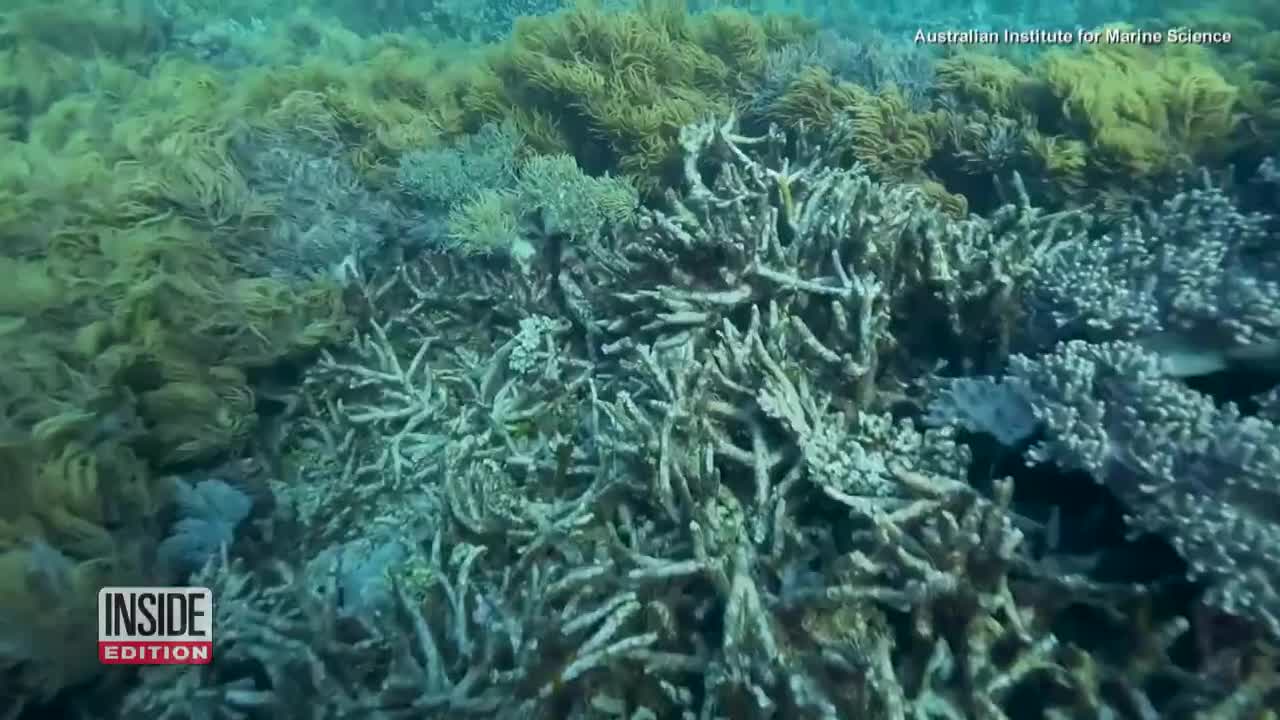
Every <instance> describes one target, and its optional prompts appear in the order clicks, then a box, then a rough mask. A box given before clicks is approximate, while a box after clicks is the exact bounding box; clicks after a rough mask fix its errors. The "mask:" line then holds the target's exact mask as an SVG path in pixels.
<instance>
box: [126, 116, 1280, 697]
mask: <svg viewBox="0 0 1280 720" xmlns="http://www.w3.org/2000/svg"><path fill="white" fill-rule="evenodd" d="M681 148H682V155H683V158H684V163H683V167H684V168H685V171H686V173H685V175H684V179H683V182H682V183H681V184H680V190H679V191H678V192H672V193H671V194H669V196H668V202H667V204H666V205H665V209H663V210H645V211H642V213H641V216H640V217H639V218H638V219H637V220H636V221H635V223H634V224H633V225H632V226H630V227H628V226H625V225H624V226H620V227H616V228H613V229H612V230H611V231H606V232H597V233H592V234H590V235H585V236H582V237H579V238H577V242H575V243H573V244H571V245H564V246H560V247H559V248H558V250H559V253H560V256H559V257H558V258H554V257H549V256H547V255H545V254H544V255H543V256H540V257H539V258H538V259H537V260H536V261H535V263H534V264H533V265H532V266H531V267H529V268H528V269H527V271H526V272H519V273H513V272H511V271H510V269H509V268H504V267H503V266H502V265H501V264H496V265H495V264H493V263H490V262H486V263H475V262H473V261H466V260H464V259H457V258H450V257H437V258H430V259H424V260H422V261H420V262H417V263H415V264H413V265H412V266H402V267H401V268H399V269H398V270H397V271H396V272H395V273H394V274H392V275H390V276H388V277H385V279H373V278H369V279H362V280H361V281H360V283H359V285H360V287H361V288H362V291H361V293H360V295H361V297H362V298H363V302H366V303H367V304H368V306H369V308H368V313H369V314H370V320H369V325H368V330H367V331H366V332H362V333H361V334H360V335H358V336H357V341H356V342H355V343H354V344H352V345H351V346H350V347H349V348H348V349H345V350H343V351H341V352H334V353H331V354H326V355H325V356H324V357H323V358H322V360H321V361H320V363H319V364H318V365H317V366H316V367H315V368H314V370H313V371H311V372H310V373H309V377H308V381H307V384H306V389H305V390H304V393H303V396H302V399H301V402H300V403H299V404H298V408H299V410H298V412H299V413H300V414H301V416H300V418H299V420H300V422H299V424H298V425H297V428H298V430H297V433H296V435H294V436H293V437H292V438H291V439H289V440H287V441H286V442H287V444H288V445H289V447H291V448H292V449H290V450H289V451H288V452H287V456H288V457H290V458H291V460H290V464H291V466H292V467H293V471H292V472H291V477H290V478H289V480H288V481H287V482H284V483H280V484H278V485H277V487H276V489H277V497H278V499H279V500H280V502H282V504H283V505H284V506H285V507H288V508H292V512H293V513H295V516H296V517H297V518H299V520H298V522H297V529H298V531H297V534H296V535H291V536H290V537H292V538H293V541H292V542H291V543H289V547H290V548H291V550H290V551H289V552H287V553H283V554H280V555H278V557H277V559H278V560H280V561H282V562H284V563H286V565H285V566H284V567H282V568H280V569H277V570H270V569H263V570H259V571H252V570H250V569H249V568H247V567H245V566H244V565H243V564H242V563H239V562H237V563H231V564H228V563H226V562H220V563H215V564H213V565H211V566H209V567H208V568H207V569H206V571H205V572H206V573H207V574H206V575H205V578H206V579H205V580H203V581H204V582H208V583H210V584H211V585H213V586H214V587H215V588H217V589H218V591H219V596H220V597H224V598H226V600H225V601H224V604H225V605H226V606H227V607H226V609H225V610H222V611H220V612H221V613H223V614H221V615H220V616H219V622H220V623H222V625H221V627H225V628H228V630H229V631H228V632H226V633H225V636H226V637H228V638H229V639H228V640H226V641H224V642H223V644H221V645H220V646H219V647H218V648H216V650H215V652H216V653H219V654H220V656H222V657H226V658H228V662H229V664H228V665H226V666H225V667H227V668H228V669H230V668H232V667H235V668H238V669H236V670H234V671H230V672H216V670H215V669H213V668H202V667H190V668H181V669H159V668H157V669H151V670H147V671H145V672H144V673H143V683H142V684H141V685H140V686H138V687H136V688H134V689H133V690H132V691H131V692H130V694H129V696H128V698H127V700H126V702H125V706H124V707H125V708H127V712H128V714H129V716H130V717H139V718H147V717H165V718H188V717H210V716H212V717H242V716H244V717H257V716H267V715H272V716H278V717H299V718H310V717H330V716H335V715H346V714H351V713H362V714H366V715H370V716H375V717H401V716H417V717H422V716H426V717H454V716H457V715H459V714H479V715H484V716H488V717H514V716H533V717H552V716H556V717H600V716H602V715H607V716H621V717H637V718H644V717H650V718H658V717H686V716H687V717H728V716H733V717H776V716H778V715H779V714H786V715H789V716H796V717H815V718H816V717H823V718H831V717H869V718H904V717H921V716H924V717H931V716H937V717H957V718H958V717H989V718H1002V717H1029V716H1049V717H1081V718H1085V717H1089V718H1093V717H1102V716H1112V717H1142V716H1143V713H1147V716H1151V714H1153V713H1154V714H1158V716H1162V717H1188V718H1190V717H1199V716H1200V715H1198V714H1197V713H1201V712H1208V713H1213V714H1214V716H1215V717H1218V716H1221V717H1249V716H1251V715H1250V713H1252V712H1255V711H1260V710H1261V709H1262V708H1264V707H1266V706H1267V705H1268V704H1269V703H1270V702H1271V699H1273V697H1274V694H1275V692H1276V685H1275V682H1274V672H1273V670H1274V659H1273V658H1269V656H1267V655H1266V654H1265V652H1263V651H1262V650H1257V651H1256V652H1255V651H1252V650H1251V652H1254V654H1251V655H1248V656H1247V659H1246V660H1241V662H1242V663H1243V664H1241V665H1239V666H1237V667H1238V670H1239V672H1240V673H1241V675H1240V676H1239V678H1243V679H1239V678H1237V679H1236V680H1232V679H1230V678H1229V677H1227V676H1226V675H1223V676H1200V675H1198V674H1197V673H1195V672H1194V671H1193V669H1192V668H1190V667H1188V666H1187V665H1186V662H1185V661H1184V660H1181V659H1179V657H1178V655H1179V654H1180V651H1179V650H1178V647H1179V646H1180V645H1181V644H1182V643H1185V642H1186V638H1187V636H1188V631H1189V629H1190V628H1191V622H1190V620H1189V618H1188V617H1187V615H1186V614H1179V611H1178V610H1176V609H1175V610H1173V611H1172V612H1171V611H1170V610H1169V609H1164V608H1161V607H1159V606H1158V605H1157V604H1156V599H1157V597H1158V589H1157V587H1156V586H1155V585H1151V586H1148V585H1144V584H1141V583H1126V582H1111V581H1107V580H1106V579H1104V578H1101V577H1097V576H1094V575H1093V574H1092V573H1089V572H1085V573H1078V574H1065V575H1064V574H1059V573H1055V572H1053V570H1052V566H1051V564H1050V558H1048V557H1045V556H1042V555H1041V554H1040V553H1038V552H1036V551H1034V550H1033V546H1036V545H1039V544H1040V543H1042V542H1044V541H1045V538H1047V537H1048V532H1047V531H1046V530H1045V529H1044V528H1043V527H1041V526H1039V525H1036V524H1035V523H1029V522H1028V521H1027V519H1026V518H1025V517H1024V516H1023V515H1021V514H1020V512H1019V510H1018V509H1017V507H1016V505H1015V493H1016V491H1017V487H1016V484H1015V481H1014V480H1012V479H1010V478H1007V477H997V478H995V479H989V480H988V481H987V482H978V483H974V482H972V479H971V477H970V473H971V467H972V466H973V460H974V455H973V450H972V449H971V448H970V447H969V445H967V444H965V443H962V442H961V441H960V439H959V437H958V436H957V434H956V431H955V430H954V429H952V428H951V427H947V426H946V425H947V424H948V423H947V418H948V417H954V416H955V413H951V414H950V415H948V414H947V413H945V412H941V411H940V412H938V413H936V414H935V416H934V422H935V423H939V424H941V425H943V427H938V428H934V429H922V428H920V427H919V426H918V424H917V423H916V422H915V421H914V420H913V419H911V418H909V417H902V416H901V415H900V414H897V413H896V410H895V408H898V407H899V406H900V404H901V403H902V402H903V401H904V400H908V398H909V395H910V384H911V381H912V380H914V379H919V378H921V377H924V376H925V375H927V373H928V372H929V371H930V370H931V369H932V368H933V367H935V366H936V362H937V361H946V362H949V363H950V367H954V368H957V369H961V370H963V369H972V368H980V367H984V366H987V365H992V366H993V367H994V366H999V364H1000V362H1001V361H1002V360H1003V359H1004V357H1005V352H1006V349H1007V347H1008V345H1009V343H1010V339H1009V337H1008V336H1007V333H1009V332H1011V331H1013V330H1014V329H1016V328H1017V327H1019V325H1018V323H1017V322H1015V321H1016V320H1018V319H1019V318H1018V317H1017V316H1016V310H1017V308H1018V306H1019V304H1020V303H1021V302H1022V301H1023V300H1024V299H1025V298H1027V297H1029V296H1030V294H1031V293H1032V286H1031V283H1033V282H1034V280H1035V275H1034V272H1033V267H1034V266H1035V264H1036V261H1037V260H1039V259H1040V258H1041V257H1042V255H1043V252H1044V251H1045V250H1046V248H1049V247H1054V246H1060V245H1062V244H1066V243H1072V242H1083V241H1084V240H1083V238H1082V237H1080V234H1081V233H1082V232H1083V231H1084V229H1085V228H1086V227H1087V218H1085V217H1083V216H1079V215H1076V214H1065V215H1044V214H1041V213H1038V212H1036V211H1035V210H1033V209H1031V208H1030V207H1028V206H1026V205H1021V206H1019V205H1013V206H1009V207H1008V208H1007V209H1005V210H1004V211H1003V212H1001V213H999V214H997V216H996V217H995V219H992V220H981V219H977V218H972V219H968V220H956V219H954V218H951V217H949V216H948V215H947V214H946V213H944V212H943V211H941V210H940V209H938V208H937V207H936V206H935V205H933V204H932V203H930V202H929V201H928V200H927V199H926V198H925V197H924V196H923V193H922V192H921V191H920V190H918V189H915V188H911V187H905V186H890V185H881V184H879V183H876V182H874V181H872V180H870V179H869V178H868V177H867V175H866V174H865V172H864V171H862V170H846V169H839V168H832V167H829V166H825V165H824V164H823V163H822V161H821V159H820V158H821V153H817V154H809V155H806V154H805V152H804V151H803V149H802V150H801V156H800V157H796V156H793V155H790V154H789V153H788V152H787V151H786V148H787V142H786V139H785V137H784V136H783V135H782V134H781V133H776V134H773V135H768V136H762V137H752V136H747V135H742V134H740V133H739V131H738V129H737V128H736V126H735V125H734V124H733V123H732V122H728V123H725V122H709V123H703V124H697V125H692V126H689V127H686V128H685V129H684V130H683V131H682V133H681ZM806 156H807V157H809V158H810V159H809V160H805V157H806ZM708 167H715V170H714V171H713V172H711V173H710V174H707V173H706V172H705V170H706V168H708ZM700 271H701V272H700ZM993 278H1000V282H999V283H997V284H996V285H997V286H998V287H997V288H996V289H993V288H992V282H991V281H992V279H993ZM482 310H483V312H484V313H485V319H484V321H483V322H482V323H480V324H479V325H477V323H476V317H478V315H479V313H480V312H481V311H482ZM1010 313H1014V314H1013V315H1011V314H1010ZM1000 318H1003V319H1000ZM477 328H483V332H477ZM940 333H953V334H948V335H947V337H949V338H953V339H955V340H957V341H958V340H961V339H963V340H965V342H963V343H961V344H959V345H958V346H956V347H954V348H953V349H951V350H950V352H948V353H947V356H946V357H940V356H938V355H936V354H935V355H932V356H931V355H929V354H928V353H927V352H926V348H927V347H928V346H927V345H925V344H924V337H925V336H928V337H932V338H934V339H935V340H936V338H937V337H938V336H939V334H940ZM939 345H940V343H938V342H934V343H933V345H932V346H933V347H939ZM906 348H911V349H912V351H913V352H910V353H909V352H907V351H906V350H905V349H906ZM1018 362H1021V361H1019V360H1017V359H1015V360H1014V363H1015V364H1016V363H1018ZM1043 362H1045V363H1048V362H1049V361H1047V360H1046V361H1043ZM1028 367H1030V366H1028ZM1044 367H1049V365H1047V364H1046V365H1044ZM1164 382H1169V381H1164ZM967 397H970V398H973V397H975V396H974V394H973V393H970V394H969V395H968V396H967ZM1044 397H1045V402H1044V403H1042V404H1040V405H1038V406H1037V410H1038V409H1039V408H1045V409H1046V410H1047V409H1048V408H1051V407H1052V405H1050V404H1049V396H1048V395H1045V396H1044ZM1054 397H1055V398H1060V397H1061V394H1059V395H1055V396H1054ZM1070 397H1071V398H1072V399H1073V400H1074V399H1076V398H1082V399H1083V398H1088V397H1090V396H1089V395H1088V394H1085V395H1080V396H1077V395H1075V394H1072V395H1071V396H1070ZM979 399H981V397H980V396H979ZM1059 401H1061V400H1059ZM1008 417H1012V416H1011V415H1009V414H1008V413H1004V414H1001V413H992V414H989V415H988V418H996V419H997V421H999V420H1000V419H1001V418H1008ZM1022 417H1023V420H1022V421H1021V422H1022V423H1023V424H1024V425H1025V428H1024V429H1023V430H1021V431H1019V432H1017V433H1013V434H1011V435H1006V436H1005V437H1007V438H1008V437H1013V438H1020V437H1022V436H1023V435H1025V433H1027V432H1030V430H1027V429H1026V428H1031V427H1034V426H1035V424H1036V423H1040V422H1046V421H1047V419H1051V418H1052V417H1056V415H1050V416H1041V415H1040V414H1038V411H1037V413H1036V414H1033V415H1029V414H1028V413H1025V412H1024V413H1023V415H1022ZM1224 419H1225V418H1224ZM969 427H970V429H974V428H977V427H978V426H977V424H976V423H971V424H970V425H969ZM1063 447H1066V446H1065V445H1064V446H1063ZM1255 457H1260V456H1255ZM1017 482H1018V483H1020V482H1021V481H1020V480H1019V481H1017ZM1151 517H1152V518H1153V519H1152V523H1153V525H1152V526H1151V527H1152V528H1153V529H1154V528H1155V524H1154V523H1156V520H1155V519H1154V518H1156V517H1157V516H1155V515H1153V516H1151ZM1159 517H1164V516H1159ZM380 537H381V538H388V539H386V540H378V539H377V538H380ZM353 542H363V543H365V545H362V546H361V547H363V548H364V550H362V551H356V552H357V553H359V554H353V553H352V551H351V550H349V548H351V547H352V546H351V543H353ZM1184 547H1187V548H1191V546H1184ZM361 558H368V561H367V562H366V561H365V560H363V559H361ZM290 568H295V569H290ZM302 568H305V570H303V569H302ZM380 573H386V575H382V574H380ZM386 577H389V578H390V584H389V585H388V584H387V582H386V581H385V580H383V578H386ZM304 578H315V579H314V580H311V581H304ZM1236 587H1239V588H1244V586H1236ZM1258 587H1260V586H1258ZM1258 587H1254V588H1253V589H1258ZM366 588H367V591H366ZM1229 597H1231V598H1233V599H1235V600H1239V599H1240V598H1243V597H1249V598H1250V601H1251V602H1252V601H1254V600H1263V601H1265V597H1262V596H1257V595H1251V596H1246V595H1245V594H1242V593H1229ZM1264 604H1265V602H1264V603H1261V604H1259V603H1253V604H1237V605H1232V606H1230V607H1231V608H1232V609H1237V608H1244V607H1249V608H1253V607H1261V606H1262V605H1264ZM370 608H380V610H376V611H371V610H370ZM1082 608H1085V609H1088V611H1089V612H1094V613H1097V614H1098V616H1099V617H1100V618H1105V621H1102V620H1100V621H1099V622H1105V624H1106V625H1107V627H1108V630H1109V631H1110V632H1112V633H1115V635H1114V637H1113V640H1116V639H1118V640H1119V641H1120V642H1121V643H1122V644H1123V645H1124V646H1125V647H1126V648H1127V650H1126V651H1125V652H1121V653H1107V652H1103V651H1102V650H1099V649H1096V648H1095V647H1094V642H1095V641H1094V640H1092V639H1091V637H1090V636H1089V635H1088V634H1087V633H1082V632H1081V631H1080V630H1079V629H1073V628H1072V627H1071V625H1070V624H1069V623H1066V619H1067V618H1068V617H1069V616H1070V615H1071V614H1072V613H1073V612H1079V611H1081V609H1082ZM1134 613H1138V614H1140V615H1142V616H1143V617H1144V618H1146V620H1145V621H1143V622H1133V621H1132V620H1129V619H1127V618H1131V617H1132V616H1133V615H1134ZM231 628H236V629H237V630H235V631H230V629H231ZM241 628H243V631H241V630H239V629H241ZM1237 650H1239V645H1238V644H1230V645H1227V644H1215V645H1213V646H1212V647H1210V648H1207V649H1206V650H1205V651H1204V652H1206V653H1209V654H1210V655H1212V658H1213V659H1219V658H1220V657H1221V656H1223V654H1228V655H1229V654H1232V653H1235V652H1237ZM1233 657H1235V656H1234V655H1233ZM231 659H234V660H235V662H230V661H231ZM318 678H325V679H326V680H325V681H324V685H323V686H319V685H317V684H316V683H317V682H319V681H318V680H317V679H318ZM299 697H307V698H309V701H308V702H305V703H298V702H297V701H296V700H294V698H299ZM1135 708H1136V709H1135Z"/></svg>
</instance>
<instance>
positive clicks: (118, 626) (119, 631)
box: [98, 587, 213, 665]
mask: <svg viewBox="0 0 1280 720" xmlns="http://www.w3.org/2000/svg"><path fill="white" fill-rule="evenodd" d="M212 658H213V594H212V593H210V592H209V589H208V588H193V587H105V588H102V589H101V590H99V591H98V660H99V661H101V662H102V663H104V664H107V665H202V664H205V663H208V662H209V661H210V660H211V659H212Z"/></svg>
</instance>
